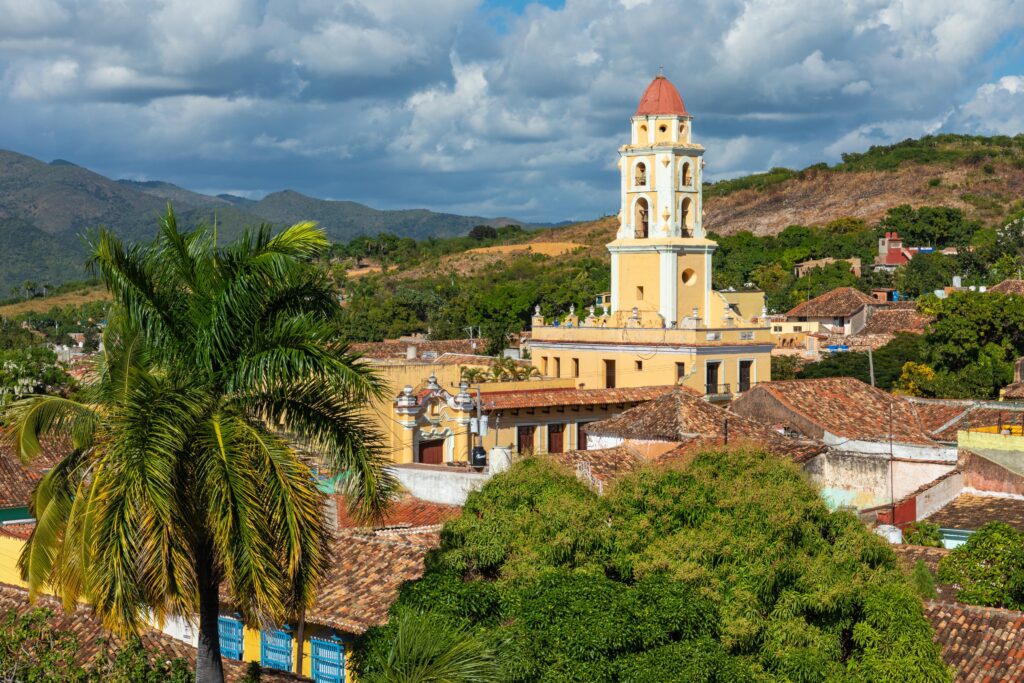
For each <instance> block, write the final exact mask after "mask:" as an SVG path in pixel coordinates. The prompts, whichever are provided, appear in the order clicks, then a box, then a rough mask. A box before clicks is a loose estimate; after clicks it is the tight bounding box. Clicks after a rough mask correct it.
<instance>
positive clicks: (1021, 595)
mask: <svg viewBox="0 0 1024 683" xmlns="http://www.w3.org/2000/svg"><path fill="white" fill-rule="evenodd" d="M939 581H941V582H942V583H948V584H952V585H953V586H955V587H956V588H957V598H958V599H959V600H962V601H963V602H966V603H969V604H972V605H985V606H990V607H1007V608H1010V609H1022V608H1024V535H1022V534H1020V533H1019V532H1018V531H1016V530H1015V529H1014V528H1013V527H1011V526H1010V525H1009V524H1003V523H1002V522H990V523H988V524H986V525H985V526H983V527H981V528H980V529H978V530H977V531H976V532H974V533H973V534H971V536H970V537H969V538H968V539H967V542H966V543H964V544H963V545H962V546H960V547H959V548H955V549H954V550H953V551H952V552H951V553H950V554H949V555H947V556H946V557H944V558H942V560H941V561H940V562H939Z"/></svg>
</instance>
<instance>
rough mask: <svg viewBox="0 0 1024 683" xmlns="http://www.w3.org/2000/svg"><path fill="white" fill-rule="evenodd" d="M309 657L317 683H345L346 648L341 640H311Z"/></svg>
mask: <svg viewBox="0 0 1024 683" xmlns="http://www.w3.org/2000/svg"><path fill="white" fill-rule="evenodd" d="M309 655H310V657H309V659H310V668H311V669H312V674H313V680H314V681H315V683H345V646H344V644H342V642H341V640H340V639H339V638H331V639H329V640H324V639H323V638H310V639H309Z"/></svg>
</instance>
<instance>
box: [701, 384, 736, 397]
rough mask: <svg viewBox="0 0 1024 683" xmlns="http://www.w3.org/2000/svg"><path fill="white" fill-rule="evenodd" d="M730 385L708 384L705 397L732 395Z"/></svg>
mask: <svg viewBox="0 0 1024 683" xmlns="http://www.w3.org/2000/svg"><path fill="white" fill-rule="evenodd" d="M731 393H732V391H730V390H729V385H728V384H715V383H714V382H708V383H706V384H705V385H704V395H705V396H722V395H724V394H731Z"/></svg>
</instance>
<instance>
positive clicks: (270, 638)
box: [260, 630, 292, 671]
mask: <svg viewBox="0 0 1024 683" xmlns="http://www.w3.org/2000/svg"><path fill="white" fill-rule="evenodd" d="M260 666H262V667H265V668H267V669H277V670H278V671H291V670H292V634H291V633H289V632H288V631H277V630H273V631H260Z"/></svg>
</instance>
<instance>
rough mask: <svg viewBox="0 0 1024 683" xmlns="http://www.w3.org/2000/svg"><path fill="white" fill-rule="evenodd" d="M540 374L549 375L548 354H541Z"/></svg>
mask: <svg viewBox="0 0 1024 683" xmlns="http://www.w3.org/2000/svg"><path fill="white" fill-rule="evenodd" d="M540 374H542V375H544V376H545V377H547V376H548V357H547V356H541V357H540Z"/></svg>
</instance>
